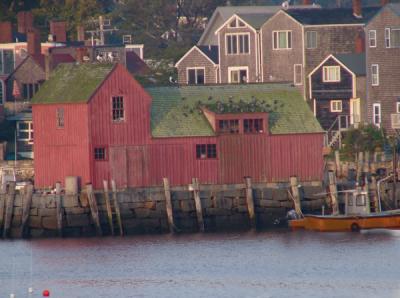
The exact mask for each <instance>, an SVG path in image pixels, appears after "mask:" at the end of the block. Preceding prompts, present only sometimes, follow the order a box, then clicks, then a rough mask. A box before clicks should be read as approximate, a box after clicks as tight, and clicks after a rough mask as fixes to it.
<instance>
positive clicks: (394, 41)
mask: <svg viewBox="0 0 400 298" xmlns="http://www.w3.org/2000/svg"><path fill="white" fill-rule="evenodd" d="M390 47H391V48H400V29H391V30H390Z"/></svg>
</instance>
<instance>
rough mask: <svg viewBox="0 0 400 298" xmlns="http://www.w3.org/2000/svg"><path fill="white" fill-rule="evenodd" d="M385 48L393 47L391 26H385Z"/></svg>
mask: <svg viewBox="0 0 400 298" xmlns="http://www.w3.org/2000/svg"><path fill="white" fill-rule="evenodd" d="M385 48H387V49H390V48H391V42H390V28H385Z"/></svg>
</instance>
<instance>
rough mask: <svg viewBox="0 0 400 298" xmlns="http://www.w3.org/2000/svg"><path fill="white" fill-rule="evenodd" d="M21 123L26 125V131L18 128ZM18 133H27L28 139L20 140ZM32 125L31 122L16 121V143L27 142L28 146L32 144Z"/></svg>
mask: <svg viewBox="0 0 400 298" xmlns="http://www.w3.org/2000/svg"><path fill="white" fill-rule="evenodd" d="M22 123H27V124H28V128H27V129H21V128H20V127H19V125H20V124H22ZM20 132H27V133H28V138H22V137H20ZM33 133H34V131H33V123H32V121H18V122H17V138H18V141H23V142H28V144H33Z"/></svg>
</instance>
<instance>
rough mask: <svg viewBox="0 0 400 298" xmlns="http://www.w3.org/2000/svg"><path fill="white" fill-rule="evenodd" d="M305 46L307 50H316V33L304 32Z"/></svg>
mask: <svg viewBox="0 0 400 298" xmlns="http://www.w3.org/2000/svg"><path fill="white" fill-rule="evenodd" d="M306 46H307V49H315V48H317V31H307V32H306Z"/></svg>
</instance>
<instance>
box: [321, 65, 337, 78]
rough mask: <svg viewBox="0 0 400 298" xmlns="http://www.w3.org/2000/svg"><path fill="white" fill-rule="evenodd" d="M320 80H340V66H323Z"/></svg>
mask: <svg viewBox="0 0 400 298" xmlns="http://www.w3.org/2000/svg"><path fill="white" fill-rule="evenodd" d="M322 80H323V81H324V82H340V66H324V67H323V78H322Z"/></svg>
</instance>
